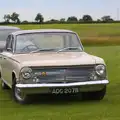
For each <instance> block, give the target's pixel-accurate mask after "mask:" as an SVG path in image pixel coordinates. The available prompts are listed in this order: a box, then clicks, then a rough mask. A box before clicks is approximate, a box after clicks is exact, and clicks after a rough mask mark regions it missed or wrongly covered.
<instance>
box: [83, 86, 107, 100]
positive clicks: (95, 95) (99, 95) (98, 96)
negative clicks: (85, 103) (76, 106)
mask: <svg viewBox="0 0 120 120" xmlns="http://www.w3.org/2000/svg"><path fill="white" fill-rule="evenodd" d="M105 94H106V86H105V87H104V88H103V89H102V90H101V91H96V92H87V93H86V92H85V93H82V99H83V100H102V99H103V98H104V96H105Z"/></svg>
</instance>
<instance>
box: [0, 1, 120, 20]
mask: <svg viewBox="0 0 120 120" xmlns="http://www.w3.org/2000/svg"><path fill="white" fill-rule="evenodd" d="M117 8H119V10H120V0H1V1H0V21H3V16H4V14H8V13H9V14H11V13H12V12H17V13H19V14H20V17H19V18H20V19H21V20H28V21H34V18H35V16H36V14H37V13H38V12H40V13H42V14H43V16H44V18H45V20H48V19H51V18H54V19H60V18H67V17H68V16H76V17H78V18H82V16H83V15H84V14H90V15H91V16H92V17H93V19H95V20H96V19H98V18H101V17H102V16H104V15H110V16H111V17H112V18H113V19H117ZM119 19H120V18H119Z"/></svg>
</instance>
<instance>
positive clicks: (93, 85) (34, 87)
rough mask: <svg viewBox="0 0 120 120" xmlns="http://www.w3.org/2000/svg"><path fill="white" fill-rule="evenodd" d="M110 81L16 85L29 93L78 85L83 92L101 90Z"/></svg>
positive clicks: (45, 91) (47, 91) (46, 91)
mask: <svg viewBox="0 0 120 120" xmlns="http://www.w3.org/2000/svg"><path fill="white" fill-rule="evenodd" d="M108 83H109V81H108V80H99V81H87V82H77V83H61V84H47V83H46V84H16V87H17V88H19V89H21V90H22V91H24V92H25V93H28V94H34V93H49V89H50V88H61V87H78V88H80V91H81V92H89V91H99V90H101V89H103V88H104V86H105V85H107V84H108Z"/></svg>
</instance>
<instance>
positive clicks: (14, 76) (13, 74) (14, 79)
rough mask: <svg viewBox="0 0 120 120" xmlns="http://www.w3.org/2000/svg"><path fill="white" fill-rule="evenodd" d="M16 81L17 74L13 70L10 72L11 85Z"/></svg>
mask: <svg viewBox="0 0 120 120" xmlns="http://www.w3.org/2000/svg"><path fill="white" fill-rule="evenodd" d="M16 79H17V73H16V72H15V71H14V70H13V71H12V84H13V83H16Z"/></svg>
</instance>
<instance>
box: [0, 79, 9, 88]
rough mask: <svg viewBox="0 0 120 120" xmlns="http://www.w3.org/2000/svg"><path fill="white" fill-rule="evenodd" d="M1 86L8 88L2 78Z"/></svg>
mask: <svg viewBox="0 0 120 120" xmlns="http://www.w3.org/2000/svg"><path fill="white" fill-rule="evenodd" d="M1 87H2V89H10V88H9V86H8V85H7V84H6V83H5V82H4V81H3V80H2V81H1Z"/></svg>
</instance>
